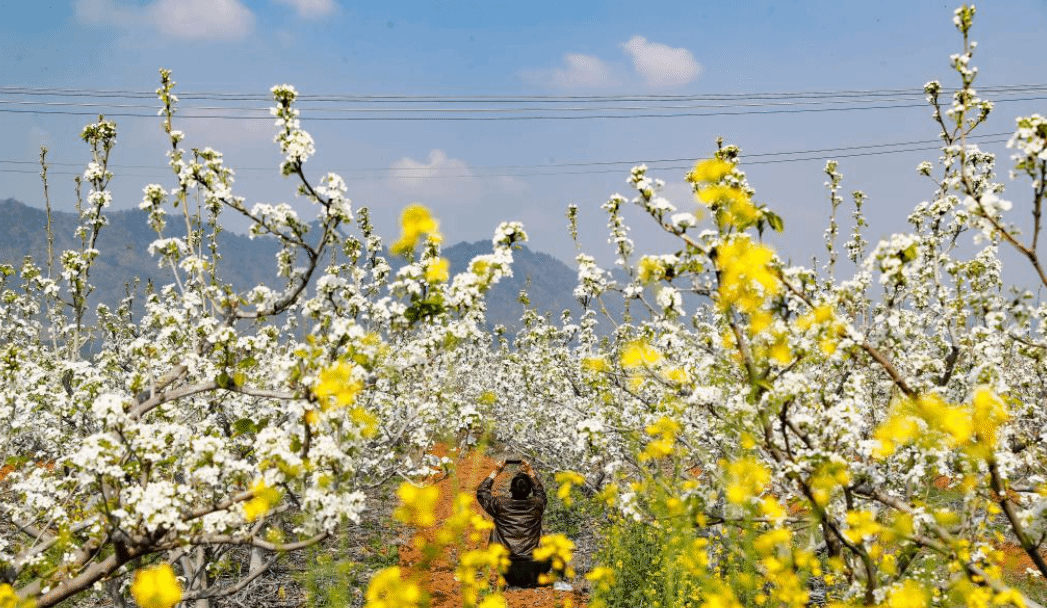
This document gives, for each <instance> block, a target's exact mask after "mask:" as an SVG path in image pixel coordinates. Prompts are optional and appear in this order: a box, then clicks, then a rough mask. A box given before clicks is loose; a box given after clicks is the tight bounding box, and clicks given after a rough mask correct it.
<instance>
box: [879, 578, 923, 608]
mask: <svg viewBox="0 0 1047 608" xmlns="http://www.w3.org/2000/svg"><path fill="white" fill-rule="evenodd" d="M929 599H930V596H929V595H928V593H927V590H926V589H924V588H923V587H922V586H921V585H920V584H919V583H917V582H916V581H914V580H912V579H908V580H906V581H904V582H903V583H902V584H901V585H897V586H895V587H894V588H893V589H891V591H890V592H889V593H888V594H887V606H888V608H927V601H928V600H929Z"/></svg>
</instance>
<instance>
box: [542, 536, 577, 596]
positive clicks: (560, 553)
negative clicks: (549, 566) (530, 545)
mask: <svg viewBox="0 0 1047 608" xmlns="http://www.w3.org/2000/svg"><path fill="white" fill-rule="evenodd" d="M533 556H534V559H535V561H545V560H550V561H552V563H553V571H552V573H551V574H550V575H545V574H543V575H542V576H540V577H539V578H538V582H539V583H541V584H547V583H549V582H552V581H553V580H555V577H556V576H557V575H558V574H562V575H563V576H564V577H566V578H572V577H574V569H573V568H571V558H573V557H574V542H573V541H572V540H571V539H569V538H567V537H566V536H564V535H563V534H548V535H546V536H543V537H542V540H541V542H540V543H539V544H538V548H536V549H535V550H534V554H533Z"/></svg>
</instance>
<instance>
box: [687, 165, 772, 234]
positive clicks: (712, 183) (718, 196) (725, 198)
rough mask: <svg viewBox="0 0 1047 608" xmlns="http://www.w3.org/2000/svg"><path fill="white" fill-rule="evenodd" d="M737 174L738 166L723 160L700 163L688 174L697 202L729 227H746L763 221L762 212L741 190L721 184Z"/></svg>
mask: <svg viewBox="0 0 1047 608" xmlns="http://www.w3.org/2000/svg"><path fill="white" fill-rule="evenodd" d="M732 171H734V163H732V162H729V161H726V160H722V159H719V158H710V159H706V160H702V161H699V162H698V163H696V164H695V165H694V169H692V170H691V172H690V173H688V174H687V177H686V179H687V181H688V182H690V183H691V184H693V187H694V196H695V198H696V199H697V200H698V201H699V202H701V203H704V204H705V205H708V206H709V207H710V208H712V209H713V211H717V212H719V211H722V212H723V213H717V217H718V218H721V219H722V221H725V222H726V223H727V224H729V225H733V226H738V227H743V228H744V227H745V226H748V225H750V224H752V223H753V222H754V221H756V220H757V219H759V217H760V212H759V210H758V209H757V208H756V206H755V205H753V204H752V201H750V200H749V195H748V194H747V193H746V192H745V191H744V190H742V189H741V188H739V187H738V186H735V185H731V184H725V183H721V182H722V181H723V179H724V178H725V177H727V176H729V175H730V174H731V172H732Z"/></svg>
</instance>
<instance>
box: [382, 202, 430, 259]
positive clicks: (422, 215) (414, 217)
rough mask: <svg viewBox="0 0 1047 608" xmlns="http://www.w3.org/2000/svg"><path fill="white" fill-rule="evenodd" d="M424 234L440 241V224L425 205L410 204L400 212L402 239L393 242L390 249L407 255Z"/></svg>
mask: <svg viewBox="0 0 1047 608" xmlns="http://www.w3.org/2000/svg"><path fill="white" fill-rule="evenodd" d="M423 234H426V235H429V238H430V239H434V240H436V241H439V240H440V225H439V224H438V223H437V221H436V220H435V219H433V216H432V214H430V213H429V209H428V208H427V207H425V206H424V205H420V204H418V203H414V204H411V205H408V206H407V207H405V208H404V210H403V213H401V214H400V239H399V240H398V241H396V242H395V243H393V245H392V247H391V248H390V249H391V250H392V252H393V253H395V254H397V255H405V254H407V253H408V252H409V251H413V250H414V248H415V246H416V245H417V244H418V239H419V238H421V236H422V235H423Z"/></svg>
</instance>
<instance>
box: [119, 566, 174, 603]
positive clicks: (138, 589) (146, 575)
mask: <svg viewBox="0 0 1047 608" xmlns="http://www.w3.org/2000/svg"><path fill="white" fill-rule="evenodd" d="M131 596H132V597H134V598H135V602H137V603H138V605H139V606H140V607H141V608H172V607H173V606H174V605H175V604H177V603H178V602H180V601H182V584H181V583H179V582H178V579H177V578H175V574H174V570H172V569H171V565H170V564H160V565H159V566H154V567H152V568H145V569H142V570H139V571H138V572H135V579H134V582H133V583H131Z"/></svg>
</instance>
